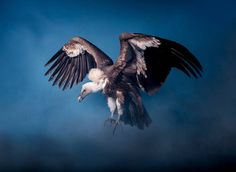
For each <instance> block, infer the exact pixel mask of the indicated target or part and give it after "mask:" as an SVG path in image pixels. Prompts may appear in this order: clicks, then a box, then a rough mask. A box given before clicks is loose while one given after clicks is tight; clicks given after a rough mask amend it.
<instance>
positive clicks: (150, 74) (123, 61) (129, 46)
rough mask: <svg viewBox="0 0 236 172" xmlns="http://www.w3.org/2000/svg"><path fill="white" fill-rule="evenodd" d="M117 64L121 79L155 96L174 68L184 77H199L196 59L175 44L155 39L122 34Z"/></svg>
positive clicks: (199, 69)
mask: <svg viewBox="0 0 236 172" xmlns="http://www.w3.org/2000/svg"><path fill="white" fill-rule="evenodd" d="M120 42H121V50H120V56H119V58H118V60H117V64H118V66H121V67H122V69H121V70H122V72H123V74H124V75H127V76H131V77H132V76H133V78H135V80H136V81H135V82H136V83H137V85H138V86H139V88H141V89H142V90H143V91H145V92H147V93H149V94H152V93H154V92H156V91H157V90H158V89H159V88H160V86H161V85H162V83H163V82H164V81H165V79H166V77H167V76H168V74H169V72H170V70H171V68H173V67H175V68H177V69H179V70H181V71H183V72H184V73H185V74H186V75H188V76H191V75H192V76H194V77H198V76H201V72H202V66H201V64H200V62H199V61H198V60H197V59H196V57H195V56H194V55H193V54H192V53H191V52H190V51H189V50H188V49H187V48H185V47H184V46H182V45H180V44H179V43H176V42H173V41H170V40H166V39H163V38H160V37H156V36H150V35H144V34H129V33H123V34H121V36H120Z"/></svg>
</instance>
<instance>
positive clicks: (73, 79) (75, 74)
mask: <svg viewBox="0 0 236 172" xmlns="http://www.w3.org/2000/svg"><path fill="white" fill-rule="evenodd" d="M50 64H52V65H51V66H50V68H49V69H48V70H47V72H46V73H45V75H50V74H51V75H50V77H49V81H53V85H56V84H58V86H59V88H63V90H64V89H66V88H68V87H69V88H72V86H73V85H74V83H76V84H78V83H80V82H81V81H82V80H83V79H84V78H85V76H86V74H87V73H88V72H89V71H90V70H91V69H92V68H95V67H97V68H103V67H105V66H108V65H112V64H113V62H112V60H111V58H110V57H108V56H107V55H106V54H105V53H104V52H102V51H101V50H100V49H99V48H97V47H96V46H95V45H93V44H92V43H90V42H89V41H87V40H85V39H83V38H81V37H75V38H73V39H72V40H70V41H69V42H68V43H66V44H65V45H64V46H63V47H62V48H61V49H60V50H59V51H58V52H57V53H56V54H55V55H54V56H53V57H52V58H51V59H50V60H49V61H48V62H47V63H46V64H45V66H48V65H50Z"/></svg>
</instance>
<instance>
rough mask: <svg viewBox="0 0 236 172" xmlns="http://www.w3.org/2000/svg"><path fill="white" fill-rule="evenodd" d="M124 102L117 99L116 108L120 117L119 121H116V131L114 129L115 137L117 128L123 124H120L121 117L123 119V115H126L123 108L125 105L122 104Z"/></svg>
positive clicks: (118, 117)
mask: <svg viewBox="0 0 236 172" xmlns="http://www.w3.org/2000/svg"><path fill="white" fill-rule="evenodd" d="M122 102H123V101H122V99H119V98H117V99H116V107H117V113H118V116H117V119H116V121H115V126H114V129H113V135H114V134H115V131H116V128H117V126H118V125H119V124H121V123H120V117H121V115H123V113H124V110H123V106H122V105H123V103H122Z"/></svg>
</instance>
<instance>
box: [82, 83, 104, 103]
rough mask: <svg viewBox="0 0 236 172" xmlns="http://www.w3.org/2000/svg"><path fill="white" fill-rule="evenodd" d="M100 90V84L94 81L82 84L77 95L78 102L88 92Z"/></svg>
mask: <svg viewBox="0 0 236 172" xmlns="http://www.w3.org/2000/svg"><path fill="white" fill-rule="evenodd" d="M100 90H102V87H101V86H100V84H98V83H95V82H87V83H85V84H84V85H83V86H82V89H81V92H80V96H79V97H78V100H79V102H81V101H82V100H83V99H84V98H85V97H86V96H87V95H88V94H90V93H94V92H98V91H100Z"/></svg>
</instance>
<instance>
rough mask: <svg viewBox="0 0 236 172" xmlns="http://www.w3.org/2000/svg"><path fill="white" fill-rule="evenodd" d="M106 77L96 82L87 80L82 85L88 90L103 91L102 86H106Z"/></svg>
mask: <svg viewBox="0 0 236 172" xmlns="http://www.w3.org/2000/svg"><path fill="white" fill-rule="evenodd" d="M106 83H107V79H101V80H99V81H98V82H88V83H86V84H84V87H86V88H87V89H88V90H90V92H93V93H95V92H98V91H103V89H104V87H105V86H106Z"/></svg>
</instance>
